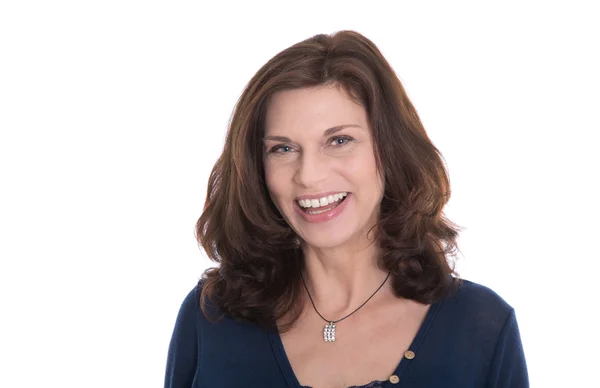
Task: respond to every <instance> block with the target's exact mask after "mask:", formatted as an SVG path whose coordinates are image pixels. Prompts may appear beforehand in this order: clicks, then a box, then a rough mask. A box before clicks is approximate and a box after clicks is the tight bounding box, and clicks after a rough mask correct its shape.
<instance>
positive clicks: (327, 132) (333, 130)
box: [263, 124, 361, 142]
mask: <svg viewBox="0 0 600 388" xmlns="http://www.w3.org/2000/svg"><path fill="white" fill-rule="evenodd" d="M348 127H356V128H361V126H360V125H356V124H342V125H336V126H335V127H331V128H329V129H326V130H325V132H323V137H327V136H331V135H333V134H334V133H336V132H339V131H341V130H342V129H345V128H348ZM263 140H273V141H287V142H291V141H292V140H291V139H290V138H289V137H285V136H265V137H263Z"/></svg>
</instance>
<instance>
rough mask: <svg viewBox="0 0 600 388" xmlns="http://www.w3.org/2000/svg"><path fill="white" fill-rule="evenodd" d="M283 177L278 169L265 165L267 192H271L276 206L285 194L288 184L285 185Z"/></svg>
mask: <svg viewBox="0 0 600 388" xmlns="http://www.w3.org/2000/svg"><path fill="white" fill-rule="evenodd" d="M282 178H283V177H282V176H281V171H280V170H279V169H277V168H273V167H267V166H266V165H265V183H266V185H267V190H268V191H269V195H270V196H271V200H273V202H274V203H275V204H278V203H279V201H280V200H281V197H282V196H283V195H284V194H285V188H286V186H287V185H286V184H285V183H284V179H282Z"/></svg>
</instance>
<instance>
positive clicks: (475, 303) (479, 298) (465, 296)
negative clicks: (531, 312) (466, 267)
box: [449, 279, 512, 312]
mask: <svg viewBox="0 0 600 388" xmlns="http://www.w3.org/2000/svg"><path fill="white" fill-rule="evenodd" d="M449 301H451V303H455V304H458V305H460V306H462V307H471V308H474V307H477V308H479V309H485V310H498V311H504V312H508V311H509V310H510V309H512V307H511V305H510V304H508V302H506V300H504V298H502V297H501V296H500V295H499V294H498V293H497V292H496V291H494V290H492V289H491V288H489V287H487V286H485V285H483V284H479V283H475V282H473V281H470V280H467V279H460V284H459V286H458V289H457V290H456V292H455V294H454V295H452V296H451V297H450V298H449Z"/></svg>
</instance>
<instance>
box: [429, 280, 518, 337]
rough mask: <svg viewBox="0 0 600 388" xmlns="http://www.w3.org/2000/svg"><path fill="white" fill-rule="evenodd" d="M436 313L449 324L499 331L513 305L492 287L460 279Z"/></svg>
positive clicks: (469, 328)
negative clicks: (438, 312)
mask: <svg viewBox="0 0 600 388" xmlns="http://www.w3.org/2000/svg"><path fill="white" fill-rule="evenodd" d="M440 310H441V311H440V314H441V315H442V317H443V319H444V320H445V321H447V322H448V323H451V324H452V325H453V326H454V325H455V326H460V327H462V328H463V329H468V330H472V333H481V334H483V333H485V332H488V333H489V334H492V333H496V334H497V333H499V332H500V331H501V330H502V328H503V326H504V325H505V324H506V322H507V320H509V319H510V317H511V316H514V309H513V307H512V306H511V305H510V304H509V303H508V302H507V301H506V300H504V298H502V297H501V296H500V295H499V294H498V293H497V292H496V291H494V290H492V289H491V288H489V287H487V286H484V285H482V284H478V283H475V282H473V281H469V280H466V279H460V284H459V286H458V288H457V289H456V290H455V292H454V293H453V294H451V295H450V296H448V297H447V298H446V299H445V300H443V302H442V303H441V309H440Z"/></svg>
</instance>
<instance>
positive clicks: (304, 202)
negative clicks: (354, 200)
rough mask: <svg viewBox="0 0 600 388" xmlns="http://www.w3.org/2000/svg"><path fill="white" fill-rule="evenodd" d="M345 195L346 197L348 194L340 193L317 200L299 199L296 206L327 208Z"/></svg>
mask: <svg viewBox="0 0 600 388" xmlns="http://www.w3.org/2000/svg"><path fill="white" fill-rule="evenodd" d="M347 195H348V193H346V192H342V193H337V194H333V195H329V196H327V197H322V198H319V199H300V200H298V204H300V206H301V207H303V208H317V207H323V206H327V205H329V204H331V203H334V202H336V201H339V200H341V199H342V198H344V197H345V196H347Z"/></svg>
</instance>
